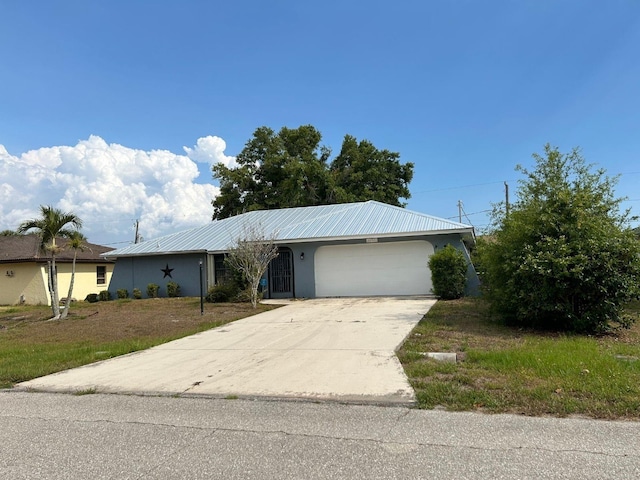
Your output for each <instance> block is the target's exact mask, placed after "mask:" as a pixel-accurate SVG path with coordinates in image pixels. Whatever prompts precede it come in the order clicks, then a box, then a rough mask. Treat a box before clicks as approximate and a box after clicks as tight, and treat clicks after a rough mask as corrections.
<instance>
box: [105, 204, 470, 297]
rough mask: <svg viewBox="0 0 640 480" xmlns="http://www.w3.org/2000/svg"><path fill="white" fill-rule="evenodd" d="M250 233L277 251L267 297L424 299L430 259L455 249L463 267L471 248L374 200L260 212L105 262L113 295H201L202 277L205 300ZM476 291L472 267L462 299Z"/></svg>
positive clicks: (462, 231)
mask: <svg viewBox="0 0 640 480" xmlns="http://www.w3.org/2000/svg"><path fill="white" fill-rule="evenodd" d="M249 225H251V226H257V227H258V228H259V229H260V230H261V231H262V232H263V233H264V234H265V236H266V237H267V238H273V239H274V241H275V243H276V244H277V245H278V247H279V255H278V257H277V258H276V259H275V260H273V261H272V262H271V264H270V266H269V269H268V271H267V273H266V275H265V277H264V278H263V282H262V284H263V287H264V295H265V298H315V297H342V296H375V295H426V294H429V293H431V292H432V283H431V273H430V271H429V267H428V261H429V256H430V255H432V254H433V253H434V252H435V251H436V250H438V249H439V248H443V247H444V246H446V245H447V244H451V245H453V246H455V247H456V248H458V249H460V250H461V251H462V252H464V254H465V256H466V258H467V259H469V253H468V251H467V247H466V245H465V242H469V243H471V244H472V243H474V242H475V236H474V230H473V227H472V226H469V225H465V224H462V223H457V222H452V221H450V220H445V219H442V218H437V217H433V216H430V215H424V214H422V213H417V212H413V211H410V210H406V209H404V208H400V207H395V206H392V205H387V204H384V203H380V202H376V201H368V202H358V203H345V204H337V205H321V206H312V207H297V208H283V209H279V210H257V211H252V212H247V213H244V214H241V215H237V216H235V217H230V218H226V219H223V220H217V221H213V222H211V223H209V224H207V225H204V226H202V227H197V228H194V229H191V230H186V231H182V232H178V233H174V234H171V235H167V236H164V237H160V238H157V239H155V240H148V241H145V242H142V243H138V244H133V245H130V246H127V247H124V248H120V249H118V250H113V251H111V252H107V253H105V254H104V255H103V256H104V257H105V258H107V259H110V260H115V261H116V266H115V270H114V273H113V277H112V280H111V283H110V287H109V290H110V291H111V293H112V295H114V296H115V292H116V290H117V289H121V288H124V289H127V290H128V291H129V292H131V291H132V290H133V288H139V289H140V290H141V291H142V292H146V287H147V285H148V284H149V283H155V284H157V285H159V286H160V295H161V296H163V295H166V284H167V283H168V282H169V281H173V282H176V283H178V285H180V288H181V292H182V295H185V296H199V295H200V285H201V284H200V276H201V275H202V277H203V282H202V285H203V291H204V292H206V291H207V288H208V287H209V286H213V285H215V284H216V282H218V281H220V279H221V278H223V276H224V273H225V265H224V258H225V253H227V252H228V251H229V249H230V248H231V247H232V246H233V244H234V242H235V241H237V239H238V238H241V237H242V233H243V231H246V229H247V227H248V226H249ZM477 287H478V279H477V276H476V274H475V270H474V269H473V265H471V261H470V259H469V269H468V282H467V290H468V293H474V292H475V291H476V290H477Z"/></svg>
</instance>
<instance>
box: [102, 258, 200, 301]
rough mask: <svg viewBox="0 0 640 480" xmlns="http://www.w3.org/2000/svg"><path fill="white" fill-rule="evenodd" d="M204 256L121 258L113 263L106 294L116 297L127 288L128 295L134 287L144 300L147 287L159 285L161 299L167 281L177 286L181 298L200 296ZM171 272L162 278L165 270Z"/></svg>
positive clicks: (165, 291) (165, 293) (164, 294)
mask: <svg viewBox="0 0 640 480" xmlns="http://www.w3.org/2000/svg"><path fill="white" fill-rule="evenodd" d="M205 257H206V255H204V254H185V255H158V256H148V257H123V258H119V259H118V260H117V261H116V265H115V268H114V270H113V276H112V277H111V282H110V283H109V292H110V293H111V296H112V297H113V298H116V291H117V290H118V289H119V288H126V289H127V290H128V291H129V295H131V294H132V292H133V289H134V288H139V289H140V291H141V292H142V296H143V298H146V296H147V285H148V284H149V283H156V284H158V285H159V286H160V292H159V294H160V296H161V297H166V296H167V283H169V282H170V281H174V282H176V283H177V284H178V285H180V291H181V296H184V297H197V296H200V263H199V262H200V260H202V261H203V262H204V264H203V269H204V271H203V276H204V284H205V292H206V278H207V277H206V258H205ZM167 265H168V267H169V268H170V269H173V270H172V271H171V277H169V276H165V274H164V272H163V271H162V270H164V269H165V268H166V267H167Z"/></svg>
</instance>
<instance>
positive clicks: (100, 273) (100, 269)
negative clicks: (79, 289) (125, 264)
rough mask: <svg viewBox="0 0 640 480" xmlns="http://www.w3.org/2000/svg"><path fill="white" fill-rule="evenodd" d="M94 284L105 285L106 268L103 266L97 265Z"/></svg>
mask: <svg viewBox="0 0 640 480" xmlns="http://www.w3.org/2000/svg"><path fill="white" fill-rule="evenodd" d="M96 283H97V284H98V285H105V284H106V283H107V267H105V266H104V265H98V266H97V267H96Z"/></svg>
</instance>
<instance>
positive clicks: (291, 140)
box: [211, 125, 413, 220]
mask: <svg viewBox="0 0 640 480" xmlns="http://www.w3.org/2000/svg"><path fill="white" fill-rule="evenodd" d="M321 140H322V135H321V133H320V132H319V131H318V130H317V129H316V128H315V127H313V126H311V125H303V126H300V127H298V128H293V129H292V128H287V127H283V128H281V129H280V131H279V132H277V133H276V132H275V131H273V130H272V129H271V128H268V127H259V128H258V129H256V131H255V132H254V134H253V137H252V138H251V139H250V140H249V141H248V142H247V143H246V144H245V147H244V148H243V150H242V151H241V152H240V154H239V155H238V156H237V158H236V163H237V167H234V168H229V167H227V166H225V165H222V164H216V165H215V166H214V167H213V177H214V178H215V179H217V180H218V181H219V183H220V194H219V195H218V196H217V197H216V198H215V199H214V200H213V201H212V202H211V203H212V205H213V208H214V213H213V219H214V220H216V219H222V218H227V217H230V216H233V215H237V214H239V213H243V212H246V211H251V210H259V209H274V208H284V207H303V206H310V205H327V204H332V203H346V202H356V201H366V200H378V201H380V202H384V203H388V204H391V205H397V206H404V205H405V204H404V203H403V202H402V201H401V199H403V198H404V199H408V198H409V197H410V196H411V195H410V193H409V183H410V182H411V179H412V178H413V164H412V163H405V164H401V163H400V154H399V153H397V152H390V151H388V150H378V149H377V148H376V147H375V146H374V145H373V144H372V143H371V142H369V141H367V140H362V141H360V142H358V141H357V139H356V138H355V137H353V136H351V135H346V136H345V138H344V141H343V143H342V149H341V151H340V154H339V155H338V156H337V157H336V158H335V159H333V161H329V160H330V157H331V150H330V149H329V148H328V147H326V146H323V145H321V143H320V142H321Z"/></svg>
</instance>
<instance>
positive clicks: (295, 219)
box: [104, 200, 473, 257]
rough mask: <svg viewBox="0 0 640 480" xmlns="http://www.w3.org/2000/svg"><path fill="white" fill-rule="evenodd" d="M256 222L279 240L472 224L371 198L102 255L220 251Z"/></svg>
mask: <svg viewBox="0 0 640 480" xmlns="http://www.w3.org/2000/svg"><path fill="white" fill-rule="evenodd" d="M248 226H257V227H258V228H259V229H260V230H261V231H262V232H263V233H264V234H265V236H266V237H268V238H271V237H272V238H274V240H275V241H276V242H277V243H294V242H311V241H317V240H339V239H352V238H368V237H391V236H393V237H396V236H397V237H402V236H415V235H424V234H443V233H468V234H470V235H473V227H472V226H470V225H465V224H463V223H458V222H452V221H450V220H446V219H443V218H438V217H433V216H431V215H425V214H422V213H418V212H413V211H411V210H406V209H404V208H401V207H395V206H393V205H387V204H385V203H380V202H376V201H373V200H370V201H368V202H359V203H342V204H336V205H319V206H313V207H296V208H283V209H279V210H256V211H253V212H247V213H243V214H241V215H237V216H235V217H230V218H225V219H224V220H215V221H213V222H211V223H209V224H207V225H204V226H202V227H196V228H192V229H190V230H185V231H182V232H178V233H174V234H171V235H166V236H163V237H159V238H156V239H154V240H147V241H144V242H141V243H138V244H134V245H130V246H128V247H123V248H120V249H117V250H114V251H111V252H108V253H106V254H104V255H105V256H107V257H125V256H127V257H128V256H138V255H158V254H169V253H186V252H224V251H227V250H229V248H231V246H232V245H233V243H234V241H235V240H237V239H238V238H241V237H242V234H243V232H244V231H245V230H246V228H247V227H248Z"/></svg>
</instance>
